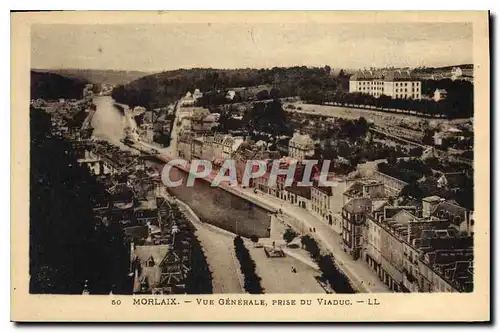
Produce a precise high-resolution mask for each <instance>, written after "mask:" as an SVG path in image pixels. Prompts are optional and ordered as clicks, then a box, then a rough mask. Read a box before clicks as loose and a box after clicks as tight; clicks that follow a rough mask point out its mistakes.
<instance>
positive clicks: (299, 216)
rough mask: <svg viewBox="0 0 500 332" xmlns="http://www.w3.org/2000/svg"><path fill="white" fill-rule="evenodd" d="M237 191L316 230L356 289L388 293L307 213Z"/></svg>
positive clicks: (270, 198)
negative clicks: (281, 210) (280, 210)
mask: <svg viewBox="0 0 500 332" xmlns="http://www.w3.org/2000/svg"><path fill="white" fill-rule="evenodd" d="M239 189H240V190H243V191H245V192H246V194H247V195H249V196H253V198H254V199H260V200H263V201H265V202H266V203H267V204H269V205H272V206H274V207H275V208H276V209H279V208H282V209H283V212H284V214H285V216H288V217H291V218H294V219H296V220H299V221H302V222H303V223H304V224H305V227H306V228H307V229H309V228H316V232H315V233H314V234H313V235H314V236H315V237H316V238H317V239H318V240H319V241H320V242H321V244H322V245H323V246H324V247H325V248H326V249H327V250H328V251H329V252H331V253H332V254H333V256H334V257H335V260H336V261H337V262H338V265H339V267H340V268H341V269H342V270H343V271H344V273H345V274H346V275H347V277H349V279H351V281H352V282H353V284H354V286H355V287H356V288H357V289H359V290H360V291H363V292H369V293H381V292H389V289H388V288H387V287H386V285H385V284H384V283H383V282H382V281H380V280H379V279H378V277H377V276H376V275H375V274H374V272H372V270H370V268H369V267H368V266H367V265H366V264H365V263H364V262H362V261H361V260H358V261H353V260H352V258H351V257H350V256H349V255H348V254H347V253H345V252H344V250H343V248H342V245H341V241H342V238H341V237H340V235H339V234H338V233H337V232H335V231H334V230H333V228H331V227H330V226H328V225H327V224H326V223H324V222H323V221H321V220H319V219H318V218H317V217H316V216H314V215H313V214H311V213H310V212H309V211H307V210H304V209H303V208H300V207H298V206H295V205H292V204H290V203H286V202H285V203H284V202H283V201H281V200H280V199H278V198H276V197H273V196H271V195H267V194H264V193H258V194H255V193H254V192H253V189H241V188H239Z"/></svg>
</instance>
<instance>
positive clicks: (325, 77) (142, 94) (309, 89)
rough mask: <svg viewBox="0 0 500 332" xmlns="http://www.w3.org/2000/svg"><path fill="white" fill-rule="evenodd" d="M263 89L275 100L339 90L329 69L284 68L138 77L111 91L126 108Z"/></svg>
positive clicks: (203, 70) (185, 71)
mask: <svg viewBox="0 0 500 332" xmlns="http://www.w3.org/2000/svg"><path fill="white" fill-rule="evenodd" d="M256 86H267V87H271V88H274V89H275V90H276V96H277V97H290V96H301V97H302V96H308V95H324V94H327V93H334V92H335V91H336V90H337V89H338V88H340V84H339V80H338V78H337V77H334V76H332V75H330V68H329V67H313V68H311V67H305V66H302V67H298V66H297V67H288V68H278V67H274V68H271V69H250V68H244V69H212V68H193V69H178V70H173V71H166V72H162V73H158V74H154V75H149V76H145V77H142V78H140V79H138V80H135V81H132V82H130V83H129V84H126V85H121V86H118V87H116V88H115V89H114V90H113V94H112V95H113V98H114V99H115V100H117V101H118V102H120V103H124V104H128V105H130V106H136V105H141V106H146V107H159V106H164V105H167V104H169V103H171V102H173V101H175V100H177V99H179V98H180V97H181V96H182V95H184V94H185V93H186V92H187V91H193V90H194V89H196V88H197V89H200V90H201V91H202V92H209V91H225V90H230V89H234V88H237V87H256Z"/></svg>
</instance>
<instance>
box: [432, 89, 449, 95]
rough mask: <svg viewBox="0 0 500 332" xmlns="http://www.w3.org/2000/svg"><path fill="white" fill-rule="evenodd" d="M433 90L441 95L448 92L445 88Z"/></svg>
mask: <svg viewBox="0 0 500 332" xmlns="http://www.w3.org/2000/svg"><path fill="white" fill-rule="evenodd" d="M434 92H435V93H436V92H439V94H442V95H445V94H448V91H446V90H445V89H436V91H434Z"/></svg>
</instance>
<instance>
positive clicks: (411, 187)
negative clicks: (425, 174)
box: [399, 182, 424, 199]
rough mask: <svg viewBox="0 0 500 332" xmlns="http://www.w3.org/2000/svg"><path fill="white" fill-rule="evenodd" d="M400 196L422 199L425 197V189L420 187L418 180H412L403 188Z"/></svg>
mask: <svg viewBox="0 0 500 332" xmlns="http://www.w3.org/2000/svg"><path fill="white" fill-rule="evenodd" d="M399 195H400V196H405V197H409V198H415V199H422V198H423V197H424V192H423V190H422V189H421V188H420V187H419V185H418V183H417V182H410V183H409V184H407V185H406V186H404V187H403V189H401V192H400V193H399Z"/></svg>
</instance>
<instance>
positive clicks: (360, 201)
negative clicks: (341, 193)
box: [344, 198, 372, 214]
mask: <svg viewBox="0 0 500 332" xmlns="http://www.w3.org/2000/svg"><path fill="white" fill-rule="evenodd" d="M371 208H372V202H371V199H369V198H354V199H351V200H350V201H349V202H347V204H346V205H344V210H346V211H347V212H349V213H353V214H358V213H364V212H369V211H370V210H371Z"/></svg>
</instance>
